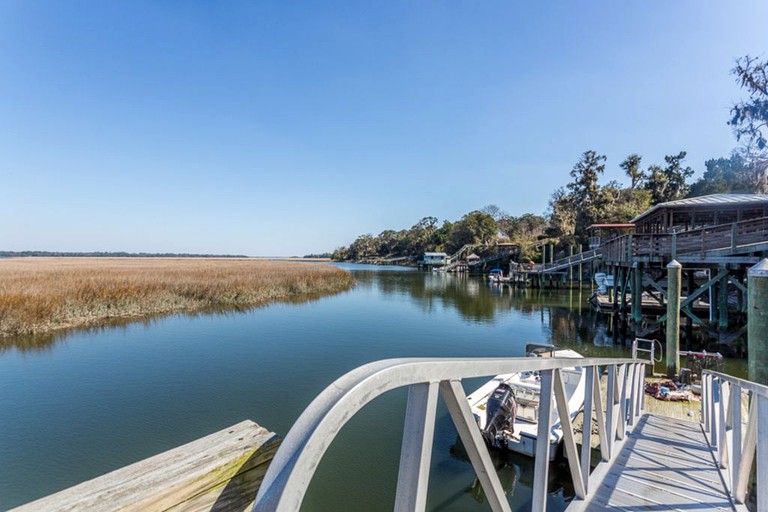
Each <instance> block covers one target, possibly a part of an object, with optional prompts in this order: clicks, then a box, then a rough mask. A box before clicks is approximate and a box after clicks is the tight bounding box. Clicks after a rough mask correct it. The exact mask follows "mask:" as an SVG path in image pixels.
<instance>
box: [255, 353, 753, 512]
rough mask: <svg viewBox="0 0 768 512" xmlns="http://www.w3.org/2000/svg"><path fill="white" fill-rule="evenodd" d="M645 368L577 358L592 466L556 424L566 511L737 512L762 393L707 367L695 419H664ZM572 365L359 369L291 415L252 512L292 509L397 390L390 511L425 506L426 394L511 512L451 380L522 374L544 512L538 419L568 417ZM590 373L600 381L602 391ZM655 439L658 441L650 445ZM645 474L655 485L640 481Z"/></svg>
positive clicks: (482, 362)
mask: <svg viewBox="0 0 768 512" xmlns="http://www.w3.org/2000/svg"><path fill="white" fill-rule="evenodd" d="M648 362H649V361H647V360H643V359H637V358H626V359H619V358H584V359H579V360H578V364H579V365H580V367H581V368H583V369H584V371H585V400H584V404H583V413H584V414H583V416H584V421H583V424H584V425H590V426H591V425H592V424H593V418H594V421H595V422H596V425H597V436H598V440H599V444H598V446H599V452H600V457H601V462H600V463H599V464H598V465H597V467H595V468H594V469H592V468H591V467H590V454H591V445H592V436H593V434H592V428H584V429H583V433H582V446H581V450H579V449H578V446H577V440H576V434H575V432H574V430H573V427H572V425H570V424H569V423H568V422H565V424H564V425H563V443H564V451H565V453H566V455H567V458H568V460H567V464H568V468H569V472H570V476H571V479H572V481H573V488H574V491H575V498H574V499H573V501H572V502H571V504H570V506H569V508H568V510H569V511H579V510H590V511H592V510H608V509H611V510H617V509H618V510H675V509H683V510H712V509H722V510H746V508H745V507H744V506H743V505H741V504H742V503H743V502H744V499H745V493H746V488H747V487H746V485H747V479H748V475H749V469H750V468H751V465H752V461H753V460H754V455H755V451H756V450H757V460H758V463H757V471H758V475H760V476H761V478H762V479H763V480H765V475H767V474H768V441H764V442H762V443H760V442H759V439H760V438H765V437H767V436H768V388H766V387H765V386H760V385H757V384H754V383H751V382H748V381H743V380H740V379H734V378H732V377H729V376H727V375H723V374H720V373H715V372H710V371H707V372H705V373H704V377H703V378H704V380H703V400H702V414H703V423H702V424H698V423H694V422H682V421H679V420H671V419H669V418H666V417H663V416H657V415H652V414H647V413H646V412H645V410H644V398H645V397H644V384H645V379H644V375H645V366H646V364H647V363H648ZM574 363H575V361H574V360H573V359H568V358H531V357H525V358H502V359H495V358H488V359H486V358H483V359H428V358H412V359H390V360H384V361H378V362H374V363H370V364H367V365H364V366H361V367H359V368H357V369H355V370H353V371H351V372H349V373H347V374H346V375H344V376H342V377H341V378H339V379H338V380H336V381H335V382H334V383H333V384H331V385H330V386H329V387H328V388H326V389H325V390H324V391H323V392H322V393H321V394H320V395H319V396H318V397H317V398H316V399H315V400H314V401H313V402H312V403H311V404H310V405H309V407H308V408H307V409H306V410H305V411H304V412H303V413H302V414H301V416H300V417H299V418H298V420H297V421H296V423H295V424H294V426H293V427H292V428H291V430H290V432H289V433H288V435H287V436H286V437H285V439H284V441H283V443H282V445H281V447H280V449H279V450H278V452H277V454H276V456H275V458H274V460H273V461H272V463H271V465H270V467H269V469H268V471H267V473H266V475H265V477H264V480H263V482H262V484H261V487H260V489H259V492H258V495H257V497H256V501H255V504H254V511H257V512H267V511H297V510H299V509H300V506H301V503H302V500H303V498H304V495H305V493H306V490H307V488H308V486H309V483H310V481H311V480H312V476H313V474H314V472H315V470H316V469H317V467H318V465H319V463H320V461H321V459H322V457H323V455H324V453H325V451H326V450H327V448H328V447H329V445H330V444H331V442H332V441H333V439H334V438H335V437H336V435H337V434H338V433H339V431H340V430H341V428H342V427H343V426H344V425H345V424H346V423H347V422H348V421H349V420H350V418H351V417H352V416H353V415H354V414H356V413H357V412H358V411H359V410H360V409H362V408H363V407H364V406H365V405H366V404H368V403H369V402H371V401H373V400H375V399H376V398H377V397H379V396H380V395H382V394H384V393H386V392H388V391H391V390H393V389H396V388H402V387H408V390H409V391H408V401H407V405H406V410H405V422H404V429H403V441H402V446H401V453H400V464H399V472H398V480H397V490H396V495H395V510H396V511H423V510H425V508H426V502H427V491H428V489H427V487H428V482H429V473H430V461H431V455H432V444H433V443H432V442H433V437H434V429H435V419H436V411H437V402H438V396H441V397H442V399H443V401H444V402H445V404H446V406H447V409H448V412H449V414H450V417H451V419H452V421H453V423H454V425H455V427H456V430H457V432H458V434H459V437H460V439H461V441H462V443H463V445H464V447H465V449H466V451H467V454H468V456H469V459H470V462H471V464H472V466H473V468H474V471H475V473H476V475H477V478H478V481H479V482H480V484H481V486H482V488H483V491H484V492H485V495H486V497H487V499H488V503H489V505H490V506H491V509H492V510H494V511H509V510H511V507H510V504H509V502H508V498H507V496H506V495H505V493H504V491H503V489H502V486H501V482H500V480H499V477H498V475H497V473H496V469H495V468H494V465H493V463H492V461H491V457H490V454H489V452H488V449H487V448H486V445H485V443H484V441H483V439H482V437H481V433H480V429H479V427H478V426H477V423H476V420H475V418H474V417H473V415H472V412H471V410H470V407H469V403H468V401H467V396H466V392H465V390H464V388H463V386H462V379H468V378H475V377H484V376H493V375H497V374H507V373H515V372H526V371H538V372H539V375H540V378H541V381H540V382H541V394H540V402H539V407H540V414H539V418H540V421H539V424H538V437H537V445H536V457H535V463H534V479H533V482H534V483H533V491H532V507H531V509H532V510H534V511H543V510H546V502H547V489H546V486H547V476H548V471H549V463H548V461H549V451H550V443H549V442H548V441H549V436H550V430H551V428H552V425H551V415H550V414H547V413H544V411H550V412H551V411H552V410H553V409H554V408H556V409H557V411H558V414H559V417H560V418H567V417H569V412H571V411H568V401H567V396H566V392H565V386H564V382H563V377H562V373H561V372H562V370H563V369H564V368H572V367H573V366H574ZM601 376H605V379H604V386H601ZM602 387H604V388H605V390H604V391H601V388H602ZM603 395H605V396H603ZM745 399H748V401H749V408H748V412H747V413H746V414H744V415H743V414H742V412H741V407H737V406H736V405H735V404H737V403H738V404H741V403H742V402H744V400H745ZM745 417H746V418H748V421H746V433H745V434H744V435H742V434H741V428H740V427H741V426H742V423H744V422H743V421H742V420H743V419H744V418H745ZM660 435H661V436H664V435H668V436H669V439H662V440H659V439H658V436H660ZM542 441H543V442H542ZM649 450H650V451H649ZM654 450H658V451H659V452H658V453H655V452H654ZM665 450H667V452H665ZM668 450H673V452H668ZM579 451H580V453H579ZM707 461H709V462H707ZM649 465H650V466H651V467H650V468H649V467H647V466H649ZM729 468H730V469H729ZM655 471H658V472H659V473H658V474H659V477H657V478H649V477H648V475H653V472H655ZM721 473H722V475H723V476H722V477H721V476H719V475H720V474H721ZM668 474H672V475H677V478H675V477H674V476H673V477H668V476H667V475H668ZM713 475H715V476H713ZM697 479H701V482H697ZM702 489H703V491H702ZM659 493H661V496H662V498H658V496H659ZM665 493H666V494H665ZM697 493H698V494H697ZM757 495H758V496H757V503H758V510H768V486H765V485H763V486H758V489H757ZM513 499H514V498H513ZM659 500H661V501H659ZM678 504H679V506H678ZM363 505H364V504H361V506H363ZM666 507H668V508H666Z"/></svg>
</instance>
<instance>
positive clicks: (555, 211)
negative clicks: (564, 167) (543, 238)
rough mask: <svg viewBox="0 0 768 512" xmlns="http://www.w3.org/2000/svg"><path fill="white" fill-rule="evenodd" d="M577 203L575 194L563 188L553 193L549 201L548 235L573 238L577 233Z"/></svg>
mask: <svg viewBox="0 0 768 512" xmlns="http://www.w3.org/2000/svg"><path fill="white" fill-rule="evenodd" d="M576 213H577V203H576V200H575V198H574V196H573V194H569V193H568V192H567V191H566V190H565V189H564V188H563V187H560V188H558V189H557V190H555V191H554V192H553V193H552V197H551V198H550V200H549V227H548V228H547V235H549V236H551V237H555V238H560V239H563V238H572V237H573V235H574V234H575V232H576Z"/></svg>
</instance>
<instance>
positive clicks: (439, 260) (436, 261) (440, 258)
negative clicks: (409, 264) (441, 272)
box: [421, 252, 448, 267]
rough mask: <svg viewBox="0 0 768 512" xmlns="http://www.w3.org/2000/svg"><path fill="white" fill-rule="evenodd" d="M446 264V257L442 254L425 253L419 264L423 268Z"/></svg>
mask: <svg viewBox="0 0 768 512" xmlns="http://www.w3.org/2000/svg"><path fill="white" fill-rule="evenodd" d="M447 263H448V255H447V254H446V253H444V252H425V253H424V259H423V260H422V262H421V264H422V265H424V266H425V267H442V266H444V265H446V264H447Z"/></svg>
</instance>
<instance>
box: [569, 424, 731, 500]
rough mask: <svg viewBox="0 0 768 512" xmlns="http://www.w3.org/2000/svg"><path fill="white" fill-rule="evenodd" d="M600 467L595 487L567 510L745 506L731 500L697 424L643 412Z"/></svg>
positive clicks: (597, 469) (596, 470)
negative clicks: (613, 452) (600, 475)
mask: <svg viewBox="0 0 768 512" xmlns="http://www.w3.org/2000/svg"><path fill="white" fill-rule="evenodd" d="M601 469H604V471H605V472H606V473H605V475H604V477H603V479H602V481H601V482H600V485H599V487H597V488H596V489H590V492H589V497H588V499H587V501H586V502H584V501H577V502H573V503H572V504H571V506H570V507H569V508H568V512H575V511H578V510H589V511H590V512H591V511H602V510H611V511H661V510H678V511H685V512H689V511H699V510H701V511H704V510H727V511H734V510H745V509H744V508H742V507H741V506H740V507H739V508H734V506H733V505H732V504H731V500H730V499H729V497H728V494H727V492H726V489H725V486H724V484H723V481H722V478H721V476H720V472H719V470H718V469H717V466H716V465H715V461H714V459H713V457H712V452H711V451H710V449H709V445H708V444H707V440H706V439H705V437H704V433H703V432H702V430H701V426H700V424H699V423H692V422H688V421H681V420H675V419H672V418H667V417H664V416H656V415H653V414H645V415H643V416H642V417H641V418H640V420H639V422H638V425H637V427H636V428H635V430H634V431H633V432H632V434H630V435H628V436H627V438H626V441H625V442H624V444H623V446H622V447H621V451H620V452H619V453H618V454H617V456H616V458H615V459H613V461H612V462H611V463H610V465H608V466H606V467H605V468H601V467H598V468H596V469H595V472H598V471H600V470H601ZM593 477H598V479H599V476H598V475H594V474H593Z"/></svg>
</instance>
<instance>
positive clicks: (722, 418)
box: [717, 379, 728, 469]
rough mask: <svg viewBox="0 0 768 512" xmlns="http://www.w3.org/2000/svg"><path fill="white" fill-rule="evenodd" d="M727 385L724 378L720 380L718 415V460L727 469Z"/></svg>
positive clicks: (721, 466)
mask: <svg viewBox="0 0 768 512" xmlns="http://www.w3.org/2000/svg"><path fill="white" fill-rule="evenodd" d="M727 387H728V383H727V382H724V381H723V380H722V379H719V380H718V390H717V392H718V395H719V396H720V407H719V415H718V422H719V423H720V431H719V434H720V435H719V436H718V443H717V445H718V448H719V452H718V462H719V463H720V468H722V469H726V468H728V445H727V443H726V437H727V435H728V422H727V421H726V407H727V406H728V403H727V402H726V397H727V396H728V393H727V391H726V390H727Z"/></svg>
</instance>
